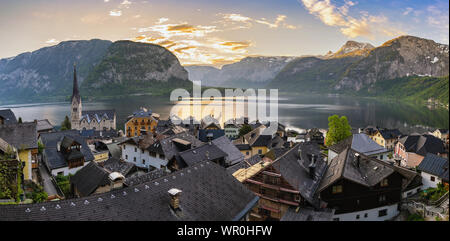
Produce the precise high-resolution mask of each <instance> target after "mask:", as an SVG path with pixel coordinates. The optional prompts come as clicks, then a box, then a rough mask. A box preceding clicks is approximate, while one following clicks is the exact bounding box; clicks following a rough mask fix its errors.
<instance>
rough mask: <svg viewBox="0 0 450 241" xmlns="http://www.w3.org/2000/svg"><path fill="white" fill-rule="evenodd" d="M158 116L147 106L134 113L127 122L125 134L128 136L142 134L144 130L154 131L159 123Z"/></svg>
mask: <svg viewBox="0 0 450 241" xmlns="http://www.w3.org/2000/svg"><path fill="white" fill-rule="evenodd" d="M158 116H159V115H157V114H152V112H151V111H147V110H146V109H145V108H143V109H141V110H140V111H138V112H135V113H133V115H131V116H129V117H128V121H127V122H126V123H125V135H126V136H128V137H133V136H140V135H141V134H142V132H143V131H145V132H147V133H150V132H151V133H153V132H154V131H155V128H156V126H157V125H158V119H157V118H158Z"/></svg>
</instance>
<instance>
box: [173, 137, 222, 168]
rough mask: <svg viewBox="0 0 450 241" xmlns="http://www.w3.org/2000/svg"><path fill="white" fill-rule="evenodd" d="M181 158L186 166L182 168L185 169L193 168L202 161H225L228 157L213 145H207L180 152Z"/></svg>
mask: <svg viewBox="0 0 450 241" xmlns="http://www.w3.org/2000/svg"><path fill="white" fill-rule="evenodd" d="M179 156H180V157H181V160H183V161H184V163H185V165H182V166H181V167H185V166H192V165H194V164H195V163H198V162H202V161H208V160H218V159H222V158H224V159H225V158H226V157H227V156H228V155H227V153H225V152H223V151H222V150H220V149H219V148H218V147H217V146H216V145H214V144H212V143H211V145H210V144H205V145H202V146H199V147H197V148H193V149H190V150H187V151H183V152H180V153H179Z"/></svg>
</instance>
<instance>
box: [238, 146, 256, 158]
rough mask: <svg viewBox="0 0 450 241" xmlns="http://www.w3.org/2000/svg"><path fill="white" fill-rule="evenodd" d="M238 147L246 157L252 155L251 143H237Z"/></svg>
mask: <svg viewBox="0 0 450 241" xmlns="http://www.w3.org/2000/svg"><path fill="white" fill-rule="evenodd" d="M235 146H236V148H237V149H239V151H240V152H241V153H242V155H244V158H245V159H249V158H250V157H252V147H251V146H250V145H249V144H235Z"/></svg>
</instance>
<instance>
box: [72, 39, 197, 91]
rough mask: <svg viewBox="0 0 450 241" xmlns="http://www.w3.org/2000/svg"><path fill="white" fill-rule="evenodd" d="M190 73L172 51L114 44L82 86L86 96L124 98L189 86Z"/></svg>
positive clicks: (142, 45)
mask: <svg viewBox="0 0 450 241" xmlns="http://www.w3.org/2000/svg"><path fill="white" fill-rule="evenodd" d="M189 83H190V82H189V81H188V73H187V71H186V70H185V69H184V68H183V67H182V66H181V65H180V62H179V61H178V59H177V57H175V55H174V54H172V53H171V52H170V51H168V50H167V49H165V48H164V47H161V46H159V45H154V44H146V43H137V42H132V41H117V42H114V43H113V44H112V45H111V46H110V47H109V48H108V50H107V52H106V54H105V56H104V57H103V59H102V60H101V62H100V63H99V64H98V65H96V66H95V68H94V69H93V70H92V71H91V72H90V73H89V75H88V76H87V78H86V80H85V81H84V82H83V84H82V85H81V90H82V91H84V92H85V93H87V95H102V96H103V95H123V94H129V93H140V92H151V93H156V92H160V91H162V90H164V91H165V90H166V89H171V88H176V87H179V85H183V86H188V85H190V84H189Z"/></svg>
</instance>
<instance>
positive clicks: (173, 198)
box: [168, 188, 181, 211]
mask: <svg viewBox="0 0 450 241" xmlns="http://www.w3.org/2000/svg"><path fill="white" fill-rule="evenodd" d="M168 193H169V195H170V207H171V208H172V209H173V210H175V211H178V210H180V194H181V190H180V189H176V188H172V189H170V190H169V191H168Z"/></svg>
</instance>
